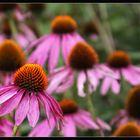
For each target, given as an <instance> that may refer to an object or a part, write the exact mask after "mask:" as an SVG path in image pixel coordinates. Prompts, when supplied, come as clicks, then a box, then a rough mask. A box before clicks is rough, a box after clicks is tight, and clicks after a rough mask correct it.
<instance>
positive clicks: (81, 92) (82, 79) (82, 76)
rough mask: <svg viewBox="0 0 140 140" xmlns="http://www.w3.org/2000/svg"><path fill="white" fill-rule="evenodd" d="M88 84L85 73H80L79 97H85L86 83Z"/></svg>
mask: <svg viewBox="0 0 140 140" xmlns="http://www.w3.org/2000/svg"><path fill="white" fill-rule="evenodd" d="M85 82H86V75H85V73H84V72H80V73H79V76H78V81H77V88H78V95H79V96H81V97H85V96H86V94H85V92H84V83H85Z"/></svg>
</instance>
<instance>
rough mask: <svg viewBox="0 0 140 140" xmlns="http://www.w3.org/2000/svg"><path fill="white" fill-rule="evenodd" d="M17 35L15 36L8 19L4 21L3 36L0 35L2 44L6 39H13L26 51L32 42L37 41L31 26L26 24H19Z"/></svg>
mask: <svg viewBox="0 0 140 140" xmlns="http://www.w3.org/2000/svg"><path fill="white" fill-rule="evenodd" d="M16 28H17V34H16V35H13V33H12V30H11V27H10V23H9V21H8V19H4V20H3V23H2V28H1V30H2V34H0V42H2V41H4V40H5V39H13V40H15V41H16V42H18V43H19V44H20V46H21V47H22V48H23V49H25V48H26V47H27V46H28V45H29V44H30V43H31V42H32V41H34V40H35V39H37V37H36V35H35V33H34V32H33V31H32V30H31V28H30V27H29V26H27V25H26V24H24V23H17V26H16Z"/></svg>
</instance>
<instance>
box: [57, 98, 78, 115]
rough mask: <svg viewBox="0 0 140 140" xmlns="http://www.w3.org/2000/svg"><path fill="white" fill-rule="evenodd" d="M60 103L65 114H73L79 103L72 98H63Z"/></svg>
mask: <svg viewBox="0 0 140 140" xmlns="http://www.w3.org/2000/svg"><path fill="white" fill-rule="evenodd" d="M59 104H60V107H61V109H62V111H63V113H64V114H72V113H75V112H77V110H78V106H77V103H76V102H75V101H74V100H72V99H63V100H62V101H60V102H59Z"/></svg>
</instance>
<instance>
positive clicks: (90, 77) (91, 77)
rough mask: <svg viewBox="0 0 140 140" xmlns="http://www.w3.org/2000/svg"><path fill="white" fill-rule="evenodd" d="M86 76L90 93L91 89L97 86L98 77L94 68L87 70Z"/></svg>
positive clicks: (93, 89)
mask: <svg viewBox="0 0 140 140" xmlns="http://www.w3.org/2000/svg"><path fill="white" fill-rule="evenodd" d="M87 76H88V81H89V91H90V93H92V92H93V91H95V90H96V88H97V86H98V78H97V76H96V73H95V72H94V70H88V71H87Z"/></svg>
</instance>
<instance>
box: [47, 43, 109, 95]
mask: <svg viewBox="0 0 140 140" xmlns="http://www.w3.org/2000/svg"><path fill="white" fill-rule="evenodd" d="M105 71H106V74H108V73H111V71H110V70H109V69H107V68H105V67H104V70H101V69H100V67H99V66H98V54H97V53H96V51H95V50H94V48H93V47H92V46H90V45H89V44H87V43H86V42H78V43H76V44H75V45H74V46H73V48H72V49H71V51H70V53H69V55H68V58H67V65H66V66H64V67H62V68H59V69H55V70H54V71H53V72H52V73H50V75H49V80H50V85H49V87H48V92H49V93H50V94H51V93H54V92H56V93H63V92H65V91H66V90H67V89H68V88H70V87H71V86H72V85H73V83H74V80H75V79H74V77H75V76H76V74H77V77H78V78H77V88H78V95H79V96H81V97H85V95H86V92H85V91H84V88H85V86H84V84H85V83H86V82H87V86H88V91H89V93H92V92H93V91H95V90H96V87H97V86H98V84H99V79H100V78H101V77H102V76H103V75H104V74H105ZM56 77H57V80H56Z"/></svg>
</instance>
